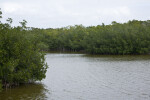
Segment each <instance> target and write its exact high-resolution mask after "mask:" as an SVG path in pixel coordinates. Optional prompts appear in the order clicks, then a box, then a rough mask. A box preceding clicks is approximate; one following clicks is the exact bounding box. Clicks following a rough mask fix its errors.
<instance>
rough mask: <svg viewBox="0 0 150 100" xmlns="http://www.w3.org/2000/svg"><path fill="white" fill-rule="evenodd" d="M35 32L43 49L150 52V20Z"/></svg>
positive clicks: (121, 52)
mask: <svg viewBox="0 0 150 100" xmlns="http://www.w3.org/2000/svg"><path fill="white" fill-rule="evenodd" d="M33 31H36V32H37V33H39V35H38V36H39V38H40V39H41V43H42V45H43V46H42V45H41V47H44V48H43V50H49V51H62V52H63V51H73V52H85V53H90V54H113V55H116V54H117V55H118V54H119V55H125V54H148V53H150V20H147V21H138V20H132V21H128V22H127V23H117V22H115V21H114V22H112V24H111V25H104V24H102V25H97V26H90V27H84V26H82V25H75V26H68V27H64V28H57V29H36V30H33ZM40 33H41V34H40Z"/></svg>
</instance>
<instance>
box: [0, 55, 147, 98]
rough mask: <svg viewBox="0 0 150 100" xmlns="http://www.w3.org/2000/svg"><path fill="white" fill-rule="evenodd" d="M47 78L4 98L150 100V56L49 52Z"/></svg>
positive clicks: (5, 95) (11, 91)
mask: <svg viewBox="0 0 150 100" xmlns="http://www.w3.org/2000/svg"><path fill="white" fill-rule="evenodd" d="M46 61H47V63H48V65H49V69H48V71H47V74H46V76H47V77H46V79H44V80H43V81H42V82H37V83H36V84H34V85H33V84H31V85H22V86H19V87H17V88H13V89H8V90H4V91H3V92H2V93H0V100H150V55H148V56H142V55H140V56H88V55H85V54H58V53H55V54H47V55H46Z"/></svg>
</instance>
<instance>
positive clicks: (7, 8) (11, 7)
mask: <svg viewBox="0 0 150 100" xmlns="http://www.w3.org/2000/svg"><path fill="white" fill-rule="evenodd" d="M2 9H3V11H4V12H6V13H14V12H17V11H18V10H19V9H22V7H21V5H19V4H17V3H11V2H6V3H3V4H2Z"/></svg>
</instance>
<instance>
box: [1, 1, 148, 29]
mask: <svg viewBox="0 0 150 100" xmlns="http://www.w3.org/2000/svg"><path fill="white" fill-rule="evenodd" d="M0 8H1V10H2V12H3V15H2V16H3V19H2V22H5V20H6V19H7V18H12V19H13V26H18V25H19V22H21V21H22V20H23V19H25V20H26V21H27V22H28V23H27V26H28V27H38V28H60V27H66V26H69V25H80V24H82V25H84V26H93V25H94V26H95V25H101V24H102V23H105V24H111V22H112V21H117V22H119V23H124V22H127V21H129V20H133V19H136V20H150V12H149V9H150V0H0Z"/></svg>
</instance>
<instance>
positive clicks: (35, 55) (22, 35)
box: [0, 12, 48, 90]
mask: <svg viewBox="0 0 150 100" xmlns="http://www.w3.org/2000/svg"><path fill="white" fill-rule="evenodd" d="M0 15H1V12H0ZM7 22H8V23H1V22H0V90H1V88H2V85H3V87H6V88H7V87H10V86H15V85H19V84H20V83H29V82H33V81H37V80H42V79H43V78H45V73H46V70H47V67H48V66H47V64H46V63H45V58H44V53H42V52H41V49H40V48H41V47H40V46H41V41H40V40H39V39H38V36H37V34H35V33H34V32H31V31H30V30H27V27H26V21H25V20H23V22H20V24H21V26H18V27H11V23H12V19H11V18H8V20H7Z"/></svg>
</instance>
